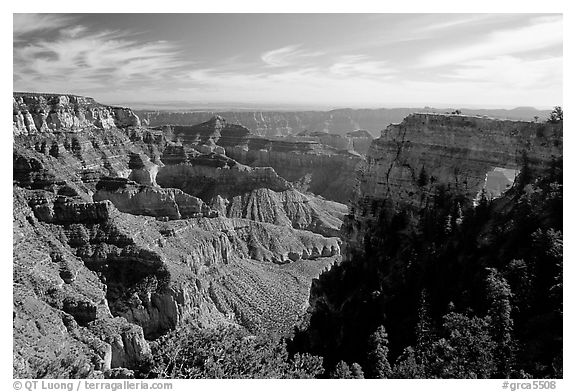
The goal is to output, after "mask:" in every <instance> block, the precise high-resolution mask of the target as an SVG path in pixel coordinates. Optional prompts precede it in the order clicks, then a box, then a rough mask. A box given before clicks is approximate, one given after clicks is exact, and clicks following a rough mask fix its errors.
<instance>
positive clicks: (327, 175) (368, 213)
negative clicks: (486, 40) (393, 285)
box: [13, 93, 563, 378]
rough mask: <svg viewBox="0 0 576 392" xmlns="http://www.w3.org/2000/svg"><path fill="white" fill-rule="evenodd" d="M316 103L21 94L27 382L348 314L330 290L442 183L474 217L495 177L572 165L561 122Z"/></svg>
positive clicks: (19, 214)
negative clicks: (162, 341)
mask: <svg viewBox="0 0 576 392" xmlns="http://www.w3.org/2000/svg"><path fill="white" fill-rule="evenodd" d="M318 113H323V114H321V115H320V114H317V112H302V113H300V114H298V115H296V114H293V113H292V114H286V113H275V114H274V113H259V114H256V113H249V112H238V113H221V114H214V113H184V114H181V113H176V114H175V113H172V114H170V113H168V114H166V113H163V112H146V113H140V115H138V114H136V113H135V112H134V111H132V110H131V109H129V108H122V107H113V106H106V105H101V104H99V103H97V102H96V101H94V100H93V99H91V98H86V97H79V96H73V95H57V94H32V93H30V94H28V93H14V97H13V137H14V144H13V180H14V181H13V208H14V215H13V280H14V286H13V290H14V291H13V292H14V304H13V305H14V312H13V324H14V332H13V335H14V368H13V372H14V376H15V377H19V378H22V377H24V378H39V377H53V378H59V377H110V376H112V375H113V374H115V372H119V371H120V372H122V371H128V372H129V371H130V370H126V369H137V368H138V367H139V366H141V364H142V363H145V362H146V361H147V360H149V358H150V356H151V349H150V344H149V342H150V341H151V340H154V339H156V338H158V337H161V336H163V335H164V334H166V333H167V332H169V331H171V330H174V329H175V328H176V327H178V326H179V325H181V324H182V323H183V322H184V321H192V322H193V323H194V324H195V325H198V326H200V327H213V326H221V325H239V326H242V327H244V328H246V329H247V330H248V331H250V332H251V333H254V334H258V333H261V332H268V333H270V332H271V333H277V334H280V335H284V334H287V333H289V332H290V331H291V330H292V329H293V327H294V325H296V324H297V323H298V322H299V321H301V319H302V317H303V316H305V315H306V314H307V315H310V314H312V313H313V312H315V309H318V308H323V309H331V310H333V311H334V312H335V313H337V308H338V306H340V305H341V303H334V302H331V300H330V299H329V297H330V295H328V294H327V293H326V290H329V288H327V286H325V285H323V284H324V283H323V282H324V281H325V280H326V279H327V278H326V277H327V276H330V271H332V270H334V269H335V268H342V267H341V266H342V265H345V264H346V263H349V262H352V261H351V260H353V259H354V256H357V255H362V254H363V252H364V251H365V249H366V248H365V242H366V239H367V238H370V237H372V236H374V237H375V236H376V234H374V233H375V232H376V231H377V229H378V228H377V225H378V219H379V218H380V217H381V216H383V215H386V214H391V215H393V214H395V213H398V212H400V211H407V212H408V213H410V212H411V211H415V210H417V209H418V208H422V207H423V206H426V205H427V203H429V202H430V200H432V199H433V198H434V197H435V195H436V194H437V190H438V189H439V188H440V187H441V188H444V189H446V190H449V191H451V192H455V193H457V194H459V195H460V196H461V201H462V205H461V208H462V209H463V210H466V209H470V208H472V207H473V205H474V202H475V200H476V199H477V198H478V195H479V194H481V193H482V190H483V189H485V188H486V183H487V178H488V177H490V175H489V173H490V172H491V171H493V170H495V169H497V170H504V169H509V170H518V169H520V168H521V167H529V168H530V169H531V170H533V171H534V172H539V171H542V170H544V168H545V167H547V165H548V164H549V163H550V162H551V161H553V160H554V159H556V158H561V157H562V147H563V141H562V124H561V123H560V124H551V123H536V122H527V121H512V120H498V119H492V118H487V117H485V116H469V115H461V114H438V113H411V112H410V113H404V112H400V111H399V112H398V113H400V114H401V115H402V120H401V121H399V122H398V123H394V124H390V125H388V124H389V123H390V122H391V121H390V119H384V120H383V117H382V115H381V113H380V112H378V111H352V110H342V111H333V112H318ZM327 113H329V114H327ZM379 113H380V114H379ZM377 130H381V135H380V136H379V137H378V138H375V139H374V138H373V136H374V135H375V132H376V131H377ZM500 177H502V176H500ZM500 177H498V178H500ZM499 181H500V182H501V187H506V181H504V180H503V179H502V178H500V180H499ZM323 279H324V280H323Z"/></svg>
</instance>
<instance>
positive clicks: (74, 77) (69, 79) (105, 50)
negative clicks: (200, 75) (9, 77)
mask: <svg viewBox="0 0 576 392" xmlns="http://www.w3.org/2000/svg"><path fill="white" fill-rule="evenodd" d="M59 29H60V32H59V35H57V36H56V37H54V38H52V39H37V40H30V42H15V43H14V84H15V88H17V89H19V90H33V91H40V90H41V91H62V89H63V87H65V88H67V89H68V91H74V92H78V93H80V92H82V91H86V90H89V89H100V90H105V89H114V88H123V87H125V86H130V85H134V84H136V83H142V82H150V81H153V80H156V81H158V80H161V79H162V78H165V79H168V78H169V77H170V75H171V73H172V72H174V70H175V69H177V68H180V67H183V66H184V65H187V64H188V63H186V62H184V61H182V60H181V59H180V57H179V53H178V51H177V49H176V48H175V47H174V46H173V45H171V44H170V43H168V42H165V41H156V42H147V43H141V42H138V41H136V40H134V39H130V38H128V34H126V33H123V32H119V31H100V32H89V31H88V30H87V29H86V28H85V27H84V26H80V25H75V26H69V27H66V28H64V27H63V26H61V25H59Z"/></svg>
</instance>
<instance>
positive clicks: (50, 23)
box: [13, 14, 75, 40]
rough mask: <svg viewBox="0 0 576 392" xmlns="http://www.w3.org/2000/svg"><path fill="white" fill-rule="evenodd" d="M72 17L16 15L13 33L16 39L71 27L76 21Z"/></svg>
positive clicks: (14, 16)
mask: <svg viewBox="0 0 576 392" xmlns="http://www.w3.org/2000/svg"><path fill="white" fill-rule="evenodd" d="M74 19H75V18H74V17H72V16H62V15H54V14H14V15H13V33H14V39H15V40H17V39H20V38H21V37H22V36H24V35H26V34H30V33H35V32H39V31H47V30H56V29H59V28H62V27H64V26H68V25H70V23H71V22H72V21H74Z"/></svg>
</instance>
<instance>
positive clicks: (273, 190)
mask: <svg viewBox="0 0 576 392" xmlns="http://www.w3.org/2000/svg"><path fill="white" fill-rule="evenodd" d="M128 16H129V17H126V15H122V14H14V16H13V18H14V31H13V34H14V36H13V37H14V41H13V51H14V63H13V67H14V73H13V78H14V91H13V93H12V105H13V124H12V125H13V133H12V142H13V143H12V148H13V161H12V178H13V183H12V188H13V194H12V200H13V225H12V238H13V243H12V276H13V287H12V292H13V304H12V323H13V328H12V342H13V344H12V359H13V362H12V363H13V366H12V377H13V378H14V379H94V380H101V381H102V382H106V380H110V379H140V380H157V379H172V380H180V379H199V378H204V379H205V378H208V379H222V378H235V379H238V378H250V379H261V378H264V379H289V378H305V379H326V378H336V379H357V380H360V379H387V380H392V379H435V378H449V379H472V378H474V379H475V378H483V379H534V380H538V379H546V380H547V381H546V382H549V383H550V382H557V381H558V382H559V381H560V380H561V379H563V357H564V344H563V314H564V308H563V219H564V218H563V110H562V101H561V98H562V15H561V14H180V15H176V14H128ZM343 25H345V26H347V30H346V31H345V32H344V31H342V29H341V28H339V27H338V26H340V27H341V26H343ZM263 31H265V32H267V34H262V32H263ZM377 36H385V37H387V38H386V40H384V41H383V40H381V39H380V40H379V39H376V37H377ZM208 37H209V38H208ZM519 37H521V39H520V38H519ZM448 38H450V41H449V43H447V42H446V40H447V39H448ZM524 41H526V42H528V41H530V42H532V44H531V45H525V44H522V42H524ZM240 43H242V44H241V45H240ZM406 102H409V104H405V103H406ZM358 382H361V381H358ZM383 382H386V381H383ZM382 385H385V384H382ZM550 385H552V384H550Z"/></svg>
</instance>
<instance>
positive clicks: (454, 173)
mask: <svg viewBox="0 0 576 392" xmlns="http://www.w3.org/2000/svg"><path fill="white" fill-rule="evenodd" d="M562 139H563V137H562V124H561V123H560V124H551V123H534V122H525V121H509V120H496V119H491V118H485V117H472V116H463V115H442V114H426V113H415V114H412V115H410V116H408V117H406V118H405V119H404V121H402V122H401V123H399V124H392V125H390V126H388V127H387V128H386V129H385V130H383V131H382V135H381V137H380V138H378V139H376V140H374V142H373V143H372V145H371V146H370V150H369V151H368V154H367V159H366V162H365V164H364V165H363V166H362V168H361V169H360V170H359V176H358V183H357V184H356V190H355V196H354V198H353V200H352V202H351V204H350V205H349V207H350V215H349V216H348V219H347V220H346V221H345V224H344V227H343V233H344V234H343V235H344V237H345V243H346V244H347V247H348V248H349V249H350V250H354V251H359V252H361V251H362V248H363V246H362V242H363V239H364V238H365V236H366V235H367V234H368V233H369V232H370V230H371V229H370V227H371V225H372V222H373V221H375V220H376V218H377V217H378V216H379V214H380V213H381V212H382V211H383V210H387V211H391V212H398V211H401V210H403V209H408V210H410V208H411V207H422V206H424V205H426V203H427V201H428V200H429V198H431V197H434V194H435V192H436V190H437V189H438V187H444V189H445V190H447V191H451V192H454V193H456V194H459V195H462V196H463V197H464V200H465V203H467V205H463V206H462V207H463V208H464V207H467V206H470V205H471V204H472V202H473V200H474V199H475V198H476V197H477V196H478V194H479V192H480V191H481V190H482V189H483V187H484V185H485V182H486V179H487V173H489V172H490V171H491V170H493V169H494V168H508V169H520V167H521V166H522V165H528V166H529V167H530V168H531V170H535V171H537V170H542V169H543V168H544V167H546V166H547V165H548V164H549V163H550V161H551V160H552V159H555V158H560V157H561V156H562V146H563V143H562Z"/></svg>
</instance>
